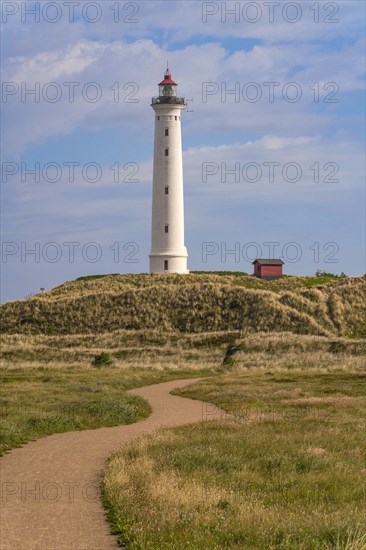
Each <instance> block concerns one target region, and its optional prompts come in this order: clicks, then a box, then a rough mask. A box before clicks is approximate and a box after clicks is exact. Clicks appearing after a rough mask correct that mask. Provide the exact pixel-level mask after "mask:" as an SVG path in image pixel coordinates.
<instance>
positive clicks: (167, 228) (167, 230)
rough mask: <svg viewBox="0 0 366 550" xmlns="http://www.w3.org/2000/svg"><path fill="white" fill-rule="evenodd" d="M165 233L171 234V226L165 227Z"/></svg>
mask: <svg viewBox="0 0 366 550" xmlns="http://www.w3.org/2000/svg"><path fill="white" fill-rule="evenodd" d="M165 233H169V225H166V226H165Z"/></svg>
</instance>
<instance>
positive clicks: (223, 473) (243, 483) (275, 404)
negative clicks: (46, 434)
mask: <svg viewBox="0 0 366 550" xmlns="http://www.w3.org/2000/svg"><path fill="white" fill-rule="evenodd" d="M178 393H179V394H180V395H184V396H187V397H192V398H199V399H204V400H206V401H209V402H212V403H216V404H218V405H220V407H222V409H223V410H224V411H226V413H225V412H224V413H223V414H222V415H221V416H220V417H217V415H215V416H212V412H211V411H212V409H211V408H210V406H209V405H207V409H206V414H205V417H204V420H203V422H202V423H200V424H195V425H189V426H185V427H180V428H176V429H169V430H164V431H163V432H161V433H160V435H159V436H155V437H151V436H150V437H144V438H141V439H140V440H138V441H134V442H132V443H130V444H128V445H127V446H124V447H123V448H122V449H121V450H120V451H119V452H118V453H117V454H115V455H114V456H113V457H112V458H111V460H110V462H109V464H108V466H107V469H106V473H105V477H104V483H103V495H104V501H105V505H106V508H107V511H108V514H109V518H110V521H111V523H112V526H113V530H114V532H115V533H116V534H118V535H119V542H120V544H121V545H122V546H123V545H127V547H128V548H129V550H142V549H144V550H153V549H154V550H155V549H156V548H159V549H161V550H164V549H166V550H168V549H169V550H178V549H179V550H180V549H185V548H195V549H197V550H200V549H202V550H205V549H207V548H212V549H217V550H221V549H223V548H232V549H235V548H237V549H253V550H254V549H286V550H293V549H300V550H301V549H302V550H308V549H310V548H311V549H312V550H317V549H319V550H320V549H334V550H336V549H339V550H341V549H343V550H351V549H352V550H362V549H365V548H366V534H365V533H366V521H365V515H364V475H365V464H364V418H365V417H364V412H365V411H364V395H365V375H364V373H363V372H361V371H355V372H345V371H343V370H339V368H338V367H337V366H334V367H332V365H331V364H329V365H328V368H323V369H320V368H318V369H314V370H313V371H311V372H307V371H306V370H298V369H295V370H289V369H287V370H285V369H283V368H282V367H279V369H278V370H277V369H275V368H273V369H272V370H271V371H263V370H257V369H255V370H248V369H241V370H240V369H237V372H236V373H235V374H223V375H221V376H217V377H213V378H210V379H209V380H206V381H202V382H199V383H197V384H196V385H194V386H190V387H187V388H185V389H183V390H181V391H179V392H178Z"/></svg>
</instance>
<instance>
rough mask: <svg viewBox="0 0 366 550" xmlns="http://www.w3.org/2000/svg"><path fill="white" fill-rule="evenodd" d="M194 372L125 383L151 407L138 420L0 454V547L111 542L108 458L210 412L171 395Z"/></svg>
mask: <svg viewBox="0 0 366 550" xmlns="http://www.w3.org/2000/svg"><path fill="white" fill-rule="evenodd" d="M198 380H201V379H199V378H194V379H185V380H174V381H173V382H166V383H163V384H155V385H151V386H146V387H144V388H137V389H134V390H130V391H131V393H133V394H134V395H139V396H141V397H143V398H145V399H147V400H148V402H149V403H150V405H151V408H152V413H151V415H150V416H149V417H148V418H147V419H146V420H142V421H141V422H138V423H136V424H129V425H127V426H117V427H113V428H99V429H96V430H85V431H79V432H68V433H62V434H55V435H51V436H48V437H45V438H42V439H39V440H37V441H34V442H30V443H28V444H27V445H25V446H24V447H22V448H19V449H14V450H13V451H12V452H11V453H10V454H8V455H5V456H4V457H3V458H2V459H1V461H0V467H1V490H2V498H1V517H0V522H1V523H0V525H1V531H0V533H1V539H0V548H1V550H109V549H117V548H119V546H118V545H117V543H116V537H114V536H113V535H111V534H110V530H109V525H108V523H107V520H106V517H105V513H104V510H103V507H102V504H101V501H100V492H99V488H100V482H101V476H102V472H103V468H104V465H105V461H106V459H107V458H108V457H109V456H110V455H111V454H112V453H113V452H114V451H116V450H117V449H118V448H119V447H120V445H121V444H123V443H125V442H127V441H130V440H131V439H133V438H136V437H138V436H141V435H143V434H146V433H151V432H153V431H154V430H156V429H159V428H162V427H165V426H178V425H182V424H187V423H189V422H196V421H200V420H205V419H206V418H213V417H214V416H215V415H216V414H219V412H220V411H219V409H217V408H216V407H214V406H213V405H209V404H207V403H202V402H201V401H195V400H192V399H187V398H183V397H177V396H173V395H170V393H169V392H170V391H171V390H173V389H175V388H182V387H184V386H188V385H189V384H191V383H193V382H197V381H198Z"/></svg>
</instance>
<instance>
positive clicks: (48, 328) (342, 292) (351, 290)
mask: <svg viewBox="0 0 366 550" xmlns="http://www.w3.org/2000/svg"><path fill="white" fill-rule="evenodd" d="M323 279H324V281H323ZM322 282H323V283H324V284H321V283H322ZM365 300H366V278H365V277H358V278H346V277H342V278H340V277H335V276H331V275H328V274H327V275H324V276H314V277H284V278H282V279H278V280H274V281H262V280H259V279H257V278H255V277H252V276H249V275H245V274H221V275H219V274H215V273H213V274H208V273H206V274H202V273H193V274H190V275H169V276H167V275H160V276H154V277H151V276H150V275H144V274H141V275H108V276H102V277H97V276H92V277H86V278H85V277H84V278H81V279H78V280H76V281H73V282H68V283H65V284H63V285H61V286H60V287H57V288H55V289H53V290H51V291H49V292H42V293H40V294H38V295H35V296H33V297H32V298H30V299H27V300H20V301H17V302H9V303H6V304H4V305H2V306H1V307H0V322H1V325H2V328H3V331H4V332H6V333H12V334H15V333H17V334H48V335H59V334H88V333H89V334H94V333H103V332H108V331H115V330H161V331H168V332H180V333H201V332H220V331H240V332H243V333H246V334H249V333H252V332H259V331H265V332H273V331H275V332H280V331H282V332H293V333H296V334H312V335H323V336H331V335H336V336H345V337H348V338H358V337H364V336H366V313H365V308H364V307H363V303H364V302H365Z"/></svg>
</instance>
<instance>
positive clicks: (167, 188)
mask: <svg viewBox="0 0 366 550" xmlns="http://www.w3.org/2000/svg"><path fill="white" fill-rule="evenodd" d="M165 194H166V195H169V187H166V188H165Z"/></svg>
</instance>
